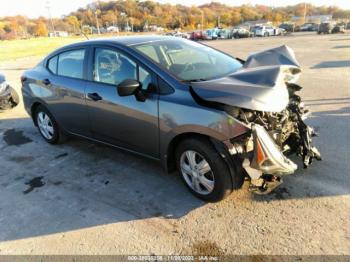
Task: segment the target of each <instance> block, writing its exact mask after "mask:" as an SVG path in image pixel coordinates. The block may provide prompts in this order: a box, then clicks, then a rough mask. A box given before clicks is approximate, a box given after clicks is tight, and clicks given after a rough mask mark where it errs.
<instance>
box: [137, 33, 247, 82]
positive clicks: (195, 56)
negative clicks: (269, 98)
mask: <svg viewBox="0 0 350 262" xmlns="http://www.w3.org/2000/svg"><path fill="white" fill-rule="evenodd" d="M150 47H153V49H155V50H156V52H153V51H152V53H151V52H150V50H152V49H151V48H150ZM133 48H134V49H136V50H137V51H139V52H140V53H142V54H143V55H145V56H147V57H148V58H150V59H151V60H153V61H154V62H155V63H157V64H159V65H161V66H162V67H163V68H165V69H167V70H168V71H170V73H172V74H173V75H175V76H176V77H177V78H179V79H180V80H183V81H203V80H208V79H214V78H219V77H222V76H225V75H228V74H230V73H233V72H235V71H237V70H238V69H239V68H241V67H242V64H241V63H240V62H238V61H237V60H236V59H234V58H233V57H230V56H228V55H226V54H224V53H221V52H219V51H217V50H215V49H213V48H210V47H207V46H205V45H201V44H198V43H195V42H190V41H186V40H163V41H156V42H150V43H146V44H140V45H135V46H133ZM155 53H156V54H157V57H156V58H155V57H154V55H155Z"/></svg>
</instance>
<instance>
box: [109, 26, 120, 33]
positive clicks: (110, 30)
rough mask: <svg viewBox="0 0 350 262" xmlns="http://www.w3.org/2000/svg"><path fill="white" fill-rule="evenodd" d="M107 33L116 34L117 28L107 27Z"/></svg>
mask: <svg viewBox="0 0 350 262" xmlns="http://www.w3.org/2000/svg"><path fill="white" fill-rule="evenodd" d="M107 32H115V33H118V32H119V28H118V27H117V26H109V27H107Z"/></svg>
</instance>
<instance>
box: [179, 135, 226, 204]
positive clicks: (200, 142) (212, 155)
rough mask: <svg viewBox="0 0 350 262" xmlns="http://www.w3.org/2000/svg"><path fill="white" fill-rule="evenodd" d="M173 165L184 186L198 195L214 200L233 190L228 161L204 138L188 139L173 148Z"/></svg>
mask: <svg viewBox="0 0 350 262" xmlns="http://www.w3.org/2000/svg"><path fill="white" fill-rule="evenodd" d="M176 164H177V169H178V170H179V172H180V174H181V177H182V179H183V181H184V183H185V185H186V186H187V187H188V188H189V190H190V191H191V192H192V193H193V194H194V195H195V196H197V197H198V198H201V199H203V200H205V201H209V202H217V201H220V200H222V199H224V198H225V197H227V196H228V195H229V194H230V193H231V192H232V180H231V176H230V172H229V169H228V167H227V164H226V163H225V161H224V160H223V159H222V157H221V156H220V155H219V154H218V152H217V151H216V150H215V149H214V147H213V146H212V145H211V143H210V142H209V141H207V140H206V139H187V140H184V141H182V142H181V143H180V144H179V146H178V147H177V150H176Z"/></svg>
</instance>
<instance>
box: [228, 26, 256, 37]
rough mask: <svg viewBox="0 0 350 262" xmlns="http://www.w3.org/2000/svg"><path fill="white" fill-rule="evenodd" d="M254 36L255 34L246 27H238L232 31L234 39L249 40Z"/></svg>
mask: <svg viewBox="0 0 350 262" xmlns="http://www.w3.org/2000/svg"><path fill="white" fill-rule="evenodd" d="M252 35H253V33H252V32H250V31H249V30H247V29H246V28H244V27H236V28H234V29H233V30H232V36H233V38H247V37H251V36H252Z"/></svg>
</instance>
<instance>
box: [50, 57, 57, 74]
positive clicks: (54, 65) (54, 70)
mask: <svg viewBox="0 0 350 262" xmlns="http://www.w3.org/2000/svg"><path fill="white" fill-rule="evenodd" d="M57 61H58V56H54V57H52V58H50V59H49V61H48V62H47V69H49V71H50V72H51V73H54V74H57Z"/></svg>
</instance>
